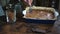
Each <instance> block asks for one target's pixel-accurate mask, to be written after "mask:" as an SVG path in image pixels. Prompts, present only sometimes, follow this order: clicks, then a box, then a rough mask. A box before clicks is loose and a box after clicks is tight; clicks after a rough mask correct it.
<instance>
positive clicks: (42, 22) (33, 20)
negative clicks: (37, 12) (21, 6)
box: [23, 7, 59, 24]
mask: <svg viewBox="0 0 60 34" xmlns="http://www.w3.org/2000/svg"><path fill="white" fill-rule="evenodd" d="M32 8H33V9H40V8H41V9H49V10H53V12H54V15H55V18H54V19H51V20H42V19H35V18H27V17H25V15H26V11H27V10H28V9H29V7H28V8H26V10H24V11H23V15H24V16H23V19H24V21H25V22H26V23H36V24H54V22H55V21H56V20H57V16H58V15H59V13H58V12H57V11H56V10H55V9H54V8H48V7H32Z"/></svg>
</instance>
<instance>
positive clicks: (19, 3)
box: [14, 0, 23, 20]
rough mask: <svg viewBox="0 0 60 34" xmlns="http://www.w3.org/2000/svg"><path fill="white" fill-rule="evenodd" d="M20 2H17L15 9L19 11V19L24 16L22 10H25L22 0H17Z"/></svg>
mask: <svg viewBox="0 0 60 34" xmlns="http://www.w3.org/2000/svg"><path fill="white" fill-rule="evenodd" d="M17 1H18V3H16V4H15V8H14V9H15V10H16V11H17V12H16V13H17V19H18V20H19V19H20V18H22V16H23V15H22V11H23V7H22V2H21V0H17Z"/></svg>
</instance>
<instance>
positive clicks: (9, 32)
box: [2, 21, 53, 34]
mask: <svg viewBox="0 0 60 34" xmlns="http://www.w3.org/2000/svg"><path fill="white" fill-rule="evenodd" d="M52 27H53V25H51V24H49V25H46V24H33V23H25V22H23V21H22V22H21V21H17V22H16V24H13V25H11V24H6V25H4V27H3V31H2V34H37V33H39V34H40V32H35V31H32V28H37V29H39V30H43V31H46V32H43V33H44V34H49V33H52ZM43 33H41V34H43Z"/></svg>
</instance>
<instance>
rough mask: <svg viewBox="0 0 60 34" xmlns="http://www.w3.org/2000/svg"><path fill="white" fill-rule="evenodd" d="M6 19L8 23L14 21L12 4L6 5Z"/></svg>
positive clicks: (14, 13)
mask: <svg viewBox="0 0 60 34" xmlns="http://www.w3.org/2000/svg"><path fill="white" fill-rule="evenodd" d="M6 9H7V10H6V19H7V22H9V23H14V22H16V10H14V9H13V8H12V4H9V5H8V6H6Z"/></svg>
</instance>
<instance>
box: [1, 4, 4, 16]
mask: <svg viewBox="0 0 60 34" xmlns="http://www.w3.org/2000/svg"><path fill="white" fill-rule="evenodd" d="M3 15H4V11H3V9H2V6H1V5H0V16H3Z"/></svg>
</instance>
